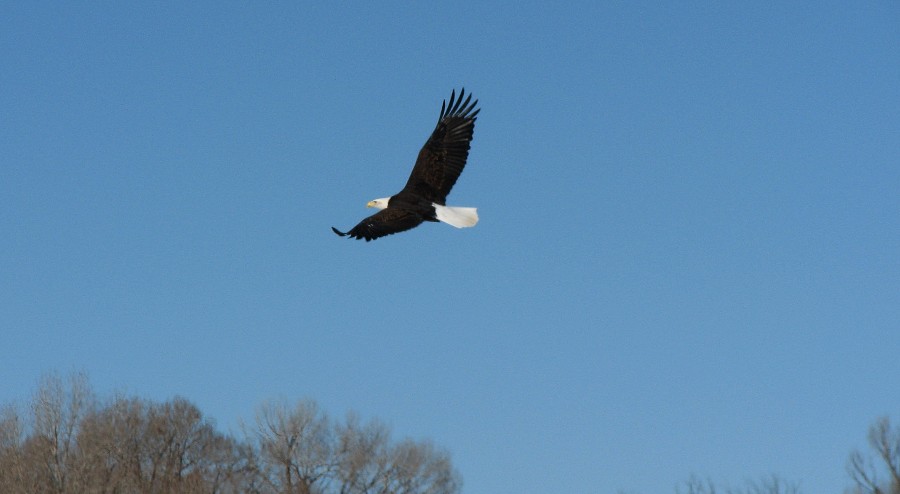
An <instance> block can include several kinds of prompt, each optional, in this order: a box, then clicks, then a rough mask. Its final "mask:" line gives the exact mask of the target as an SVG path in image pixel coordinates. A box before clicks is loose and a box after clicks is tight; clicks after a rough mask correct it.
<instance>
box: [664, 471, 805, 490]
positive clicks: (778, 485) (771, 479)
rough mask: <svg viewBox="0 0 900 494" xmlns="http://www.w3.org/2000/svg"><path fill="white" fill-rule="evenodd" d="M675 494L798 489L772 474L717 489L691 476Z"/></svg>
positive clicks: (709, 483) (709, 482)
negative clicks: (738, 484)
mask: <svg viewBox="0 0 900 494" xmlns="http://www.w3.org/2000/svg"><path fill="white" fill-rule="evenodd" d="M675 492H676V493H677V494H716V493H717V492H722V493H724V494H800V487H799V486H798V485H797V484H795V483H793V482H788V481H787V480H785V479H784V478H782V477H780V476H778V475H775V474H772V475H769V476H765V477H761V478H760V479H759V480H749V481H747V482H746V483H745V485H743V486H741V487H723V488H717V487H716V485H715V484H714V483H713V482H712V480H709V479H701V478H700V477H697V476H696V475H692V476H691V477H690V478H689V479H688V480H686V481H685V482H684V483H683V484H681V485H679V486H676V488H675Z"/></svg>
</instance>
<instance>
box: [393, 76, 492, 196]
mask: <svg viewBox="0 0 900 494" xmlns="http://www.w3.org/2000/svg"><path fill="white" fill-rule="evenodd" d="M465 94H466V90H465V89H462V90H460V92H459V98H456V91H455V90H454V91H453V92H451V93H450V102H449V103H447V101H444V103H443V104H442V105H441V115H440V117H438V123H437V127H435V129H434V132H432V133H431V137H429V138H428V141H426V142H425V145H424V146H423V147H422V150H421V151H419V157H418V159H417V160H416V165H415V166H414V167H413V169H412V173H411V174H410V176H409V180H408V181H407V182H406V187H404V189H403V191H404V192H406V191H409V192H415V193H418V195H420V196H422V197H424V198H425V199H427V200H428V201H430V202H435V203H437V204H444V203H445V201H446V200H447V194H449V193H450V189H452V188H453V184H455V183H456V180H457V179H458V178H459V174H460V173H462V171H463V168H464V167H465V166H466V158H467V157H468V156H469V144H470V143H471V142H472V134H473V132H474V131H475V119H476V118H475V117H476V116H477V115H478V112H479V111H481V109H476V108H475V106H476V105H477V104H478V100H475V101H474V102H472V101H471V100H472V95H471V94H470V95H469V97H468V98H466V99H465V100H463V97H464V96H465ZM401 193H402V192H401Z"/></svg>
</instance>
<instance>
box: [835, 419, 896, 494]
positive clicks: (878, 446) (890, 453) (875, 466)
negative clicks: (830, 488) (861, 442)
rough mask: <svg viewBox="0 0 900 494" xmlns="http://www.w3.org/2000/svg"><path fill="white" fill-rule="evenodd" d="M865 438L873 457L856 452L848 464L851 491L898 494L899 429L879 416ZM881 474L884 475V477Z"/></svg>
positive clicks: (866, 493)
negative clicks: (851, 485) (883, 472)
mask: <svg viewBox="0 0 900 494" xmlns="http://www.w3.org/2000/svg"><path fill="white" fill-rule="evenodd" d="M868 439H869V447H870V448H871V449H872V451H873V452H874V458H873V456H872V455H871V454H870V455H864V454H863V453H861V452H860V451H858V450H857V451H854V452H853V453H851V454H850V459H849V460H848V461H847V472H848V473H849V474H850V478H851V479H853V482H854V484H855V485H854V487H853V489H852V492H853V493H855V494H863V493H865V494H900V427H892V426H891V422H890V420H889V419H888V418H887V417H882V418H880V419H878V420H877V421H876V422H875V424H873V425H872V426H871V427H870V428H869V437H868ZM879 465H880V467H881V468H879ZM880 471H886V472H887V473H886V475H885V477H882V475H881V474H880V473H879V472H880Z"/></svg>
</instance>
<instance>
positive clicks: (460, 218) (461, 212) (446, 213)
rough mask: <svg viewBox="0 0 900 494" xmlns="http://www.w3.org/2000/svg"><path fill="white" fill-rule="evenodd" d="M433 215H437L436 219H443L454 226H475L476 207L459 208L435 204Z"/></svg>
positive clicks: (476, 217)
mask: <svg viewBox="0 0 900 494" xmlns="http://www.w3.org/2000/svg"><path fill="white" fill-rule="evenodd" d="M434 215H435V216H436V217H437V219H438V221H443V222H444V223H446V224H448V225H453V226H455V227H456V228H466V227H469V226H475V223H478V209H476V208H461V207H456V206H441V205H440V204H435V205H434Z"/></svg>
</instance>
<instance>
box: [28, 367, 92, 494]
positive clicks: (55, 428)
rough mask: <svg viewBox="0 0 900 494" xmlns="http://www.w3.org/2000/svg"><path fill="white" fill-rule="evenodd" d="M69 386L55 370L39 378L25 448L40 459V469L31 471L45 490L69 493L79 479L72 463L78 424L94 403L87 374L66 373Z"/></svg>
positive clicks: (74, 455) (77, 466) (76, 466)
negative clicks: (30, 430) (28, 436)
mask: <svg viewBox="0 0 900 494" xmlns="http://www.w3.org/2000/svg"><path fill="white" fill-rule="evenodd" d="M68 381H69V382H68V385H66V383H64V382H63V379H62V378H61V377H60V376H59V375H58V374H55V373H52V374H47V375H45V376H44V377H43V378H42V379H41V383H40V385H39V387H38V390H37V392H36V393H35V395H34V397H33V398H32V401H31V411H32V418H33V421H34V423H33V425H32V438H31V441H30V442H29V444H28V446H29V448H28V450H29V453H31V455H37V456H39V457H40V458H41V459H43V462H42V463H43V467H44V468H43V470H44V471H43V472H37V471H35V472H33V474H34V481H35V482H37V483H38V485H40V486H41V487H42V488H43V489H45V492H60V493H62V492H69V491H71V490H73V489H74V488H75V485H76V483H77V482H78V477H77V474H78V472H77V469H78V468H79V465H77V464H76V463H75V461H74V460H75V459H76V454H75V453H76V442H75V436H76V433H77V432H78V426H79V423H80V421H81V419H82V417H83V416H84V414H85V413H87V411H88V410H90V408H91V406H92V405H93V400H94V396H93V392H92V391H91V388H90V385H89V384H88V379H87V375H86V374H84V373H73V374H71V375H69V378H68Z"/></svg>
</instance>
